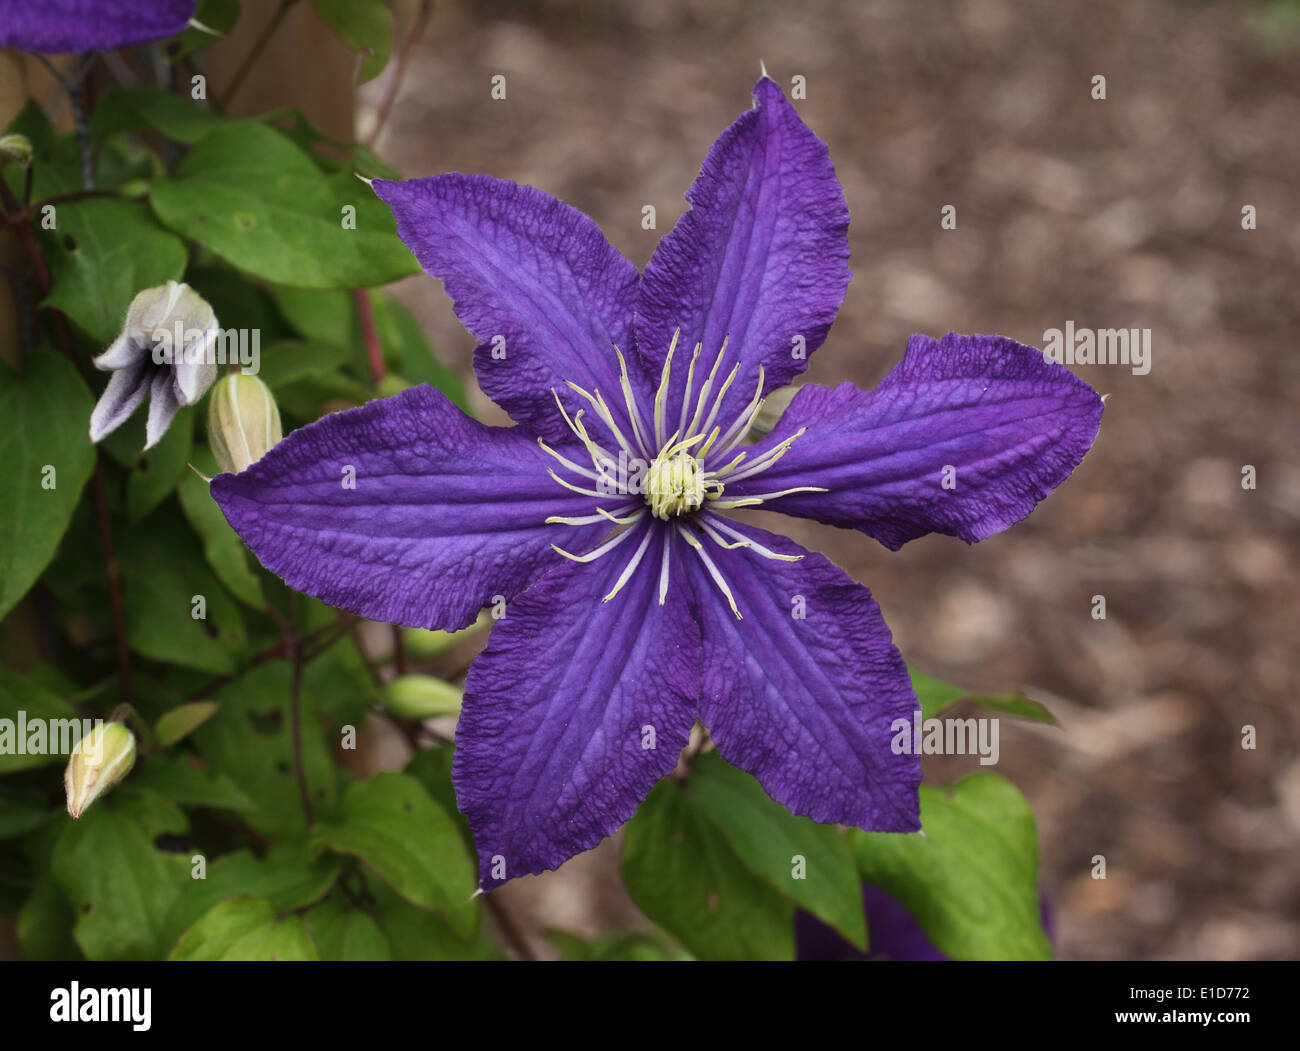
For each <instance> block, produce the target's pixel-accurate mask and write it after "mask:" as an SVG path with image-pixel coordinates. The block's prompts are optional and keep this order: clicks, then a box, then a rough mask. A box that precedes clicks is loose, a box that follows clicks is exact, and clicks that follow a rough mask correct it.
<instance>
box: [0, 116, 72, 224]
mask: <svg viewBox="0 0 1300 1051" xmlns="http://www.w3.org/2000/svg"><path fill="white" fill-rule="evenodd" d="M7 131H8V132H10V133H12V134H15V135H26V136H27V138H28V139H29V140H30V141H31V144H32V164H31V166H30V167H29V168H28V169H26V170H24V169H22V168H19V167H18V166H17V165H7V166H6V167H5V169H4V171H3V172H2V173H0V174H2V175H3V177H4V179H5V181H6V182H8V184H9V189H10V190H11V191H12V192H13V194H14V196H15V197H19V198H21V196H22V194H23V184H24V182H25V181H26V178H27V172H29V171H30V172H31V173H32V175H33V178H32V200H33V201H40V200H43V199H44V198H46V197H53V196H55V195H56V194H61V193H70V192H72V191H73V190H80V189H81V158H80V157H79V155H78V151H77V140H76V138H75V137H74V136H72V135H57V134H55V131H54V125H53V124H51V123H50V118H49V117H47V116H46V115H45V110H44V109H43V108H42V107H41V104H40V103H39V102H37V101H36V100H35V99H28V100H27V104H26V105H25V106H24V107H23V108H22V110H21V111H19V113H18V116H16V117H15V118H14V119H13V122H12V123H11V124H10V125H9V127H8V129H7Z"/></svg>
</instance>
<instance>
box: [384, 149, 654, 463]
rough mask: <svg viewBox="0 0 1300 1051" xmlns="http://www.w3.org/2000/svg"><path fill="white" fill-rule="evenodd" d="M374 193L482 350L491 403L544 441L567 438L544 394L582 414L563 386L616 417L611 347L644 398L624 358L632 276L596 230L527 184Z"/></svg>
mask: <svg viewBox="0 0 1300 1051" xmlns="http://www.w3.org/2000/svg"><path fill="white" fill-rule="evenodd" d="M374 188H375V192H376V193H377V194H378V195H379V196H380V198H382V199H383V200H384V201H385V202H387V204H388V205H389V206H390V207H391V208H392V209H393V215H394V216H396V218H397V231H398V233H399V234H400V235H401V237H402V240H403V241H405V242H406V245H407V247H408V248H410V249H411V251H412V252H413V253H414V254H415V257H416V258H417V259H419V261H420V265H421V266H422V267H424V270H425V272H426V273H428V274H429V275H430V276H431V277H436V278H440V279H442V281H443V282H444V283H445V285H446V289H447V294H448V295H450V296H451V297H452V299H453V300H454V301H455V309H456V316H457V317H459V318H460V320H461V322H462V323H463V324H464V325H465V327H466V328H467V329H469V330H470V332H471V333H473V335H474V338H475V339H477V340H479V341H480V346H479V347H478V349H477V350H475V352H474V369H475V371H476V372H477V374H478V381H479V385H480V386H481V387H482V388H483V390H484V392H485V393H487V394H488V396H489V397H491V398H492V399H493V400H494V401H496V403H497V404H498V405H500V406H501V407H502V408H504V409H505V410H506V411H507V412H509V413H510V415H511V416H512V417H513V418H514V419H515V420H516V421H517V422H519V423H526V424H528V425H529V426H531V427H532V428H533V429H534V430H536V431H537V432H538V433H540V434H542V435H543V436H545V437H547V438H549V439H552V440H561V439H568V438H569V437H570V435H569V429H568V427H567V426H566V425H565V423H564V421H563V419H562V417H561V416H560V414H559V412H558V410H557V408H556V405H555V397H554V395H553V394H552V391H553V390H554V391H558V392H559V393H560V394H561V395H562V396H563V398H564V401H565V404H566V406H570V407H571V411H576V409H578V408H581V407H582V402H581V401H579V400H578V399H577V398H576V396H575V395H574V394H573V393H572V392H571V391H570V390H569V389H568V388H567V387H566V386H565V381H566V380H568V381H571V382H573V383H576V384H577V385H578V386H580V387H582V388H584V389H585V390H587V391H588V392H592V393H594V392H595V391H596V390H600V391H601V393H602V394H603V395H604V396H605V399H606V401H607V402H608V403H609V405H610V407H611V409H612V410H613V411H614V413H615V414H616V417H617V418H620V419H621V418H623V416H624V415H625V409H624V408H623V402H622V400H621V398H620V396H619V365H618V357H617V355H616V354H615V352H614V345H615V344H617V345H618V346H619V347H620V348H621V349H622V351H623V354H624V356H625V357H626V358H627V359H628V367H629V369H632V370H635V371H636V373H637V376H636V377H635V378H636V380H637V382H638V383H641V384H642V387H643V389H644V383H643V382H642V380H641V377H640V375H639V374H640V368H639V362H638V361H637V360H636V355H635V354H634V353H632V346H633V344H632V313H633V307H634V304H635V297H636V288H637V282H638V280H639V278H638V274H637V269H636V267H635V266H633V265H632V264H631V263H629V262H628V261H627V260H626V259H624V258H623V257H622V256H621V255H620V254H619V253H618V251H617V249H615V248H614V247H613V246H612V245H611V244H610V243H609V242H608V241H606V240H605V236H604V235H603V234H602V233H601V232H600V228H599V227H598V226H596V224H595V223H594V222H592V221H591V220H590V219H589V218H587V216H585V215H583V214H582V213H581V212H579V211H578V210H577V209H575V208H571V207H570V206H569V205H567V204H565V203H564V202H563V201H560V200H557V199H556V198H554V197H552V196H550V195H549V194H546V193H542V192H541V191H540V190H535V189H533V188H532V187H531V186H520V185H517V184H516V183H513V182H507V181H505V180H503V179H494V178H491V177H490V176H487V175H460V174H451V175H438V176H435V177H433V178H429V179H408V180H407V181H406V182H387V181H385V180H383V179H376V180H375V182H374ZM649 389H650V390H651V391H653V387H650V388H649ZM589 415H590V414H589Z"/></svg>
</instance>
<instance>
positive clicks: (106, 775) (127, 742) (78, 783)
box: [63, 723, 135, 818]
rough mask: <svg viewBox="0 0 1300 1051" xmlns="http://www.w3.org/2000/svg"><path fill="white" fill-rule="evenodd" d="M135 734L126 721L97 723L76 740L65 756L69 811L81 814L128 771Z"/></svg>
mask: <svg viewBox="0 0 1300 1051" xmlns="http://www.w3.org/2000/svg"><path fill="white" fill-rule="evenodd" d="M134 764H135V735H134V734H132V733H131V731H130V730H128V729H127V728H126V724H125V723H100V724H99V725H98V726H96V727H95V728H94V729H93V730H91V731H90V733H88V734H87V735H86V736H85V737H83V738H82V739H81V741H80V742H78V744H77V746H76V747H75V748H74V749H73V750H72V756H71V757H70V758H69V759H68V769H67V770H66V771H65V772H64V774H63V786H64V788H65V789H67V793H68V813H69V814H71V815H72V816H73V817H74V818H79V817H81V815H82V814H84V813H85V812H86V811H87V809H89V807H90V804H91V803H93V802H94V801H95V800H96V799H98V798H99V797H100V796H102V795H103V794H104V793H105V792H107V791H108V790H109V789H110V788H112V787H113V786H114V785H115V784H117V783H118V782H119V781H121V780H122V778H124V777H126V775H127V774H129V773H130V772H131V767H132V766H133V765H134Z"/></svg>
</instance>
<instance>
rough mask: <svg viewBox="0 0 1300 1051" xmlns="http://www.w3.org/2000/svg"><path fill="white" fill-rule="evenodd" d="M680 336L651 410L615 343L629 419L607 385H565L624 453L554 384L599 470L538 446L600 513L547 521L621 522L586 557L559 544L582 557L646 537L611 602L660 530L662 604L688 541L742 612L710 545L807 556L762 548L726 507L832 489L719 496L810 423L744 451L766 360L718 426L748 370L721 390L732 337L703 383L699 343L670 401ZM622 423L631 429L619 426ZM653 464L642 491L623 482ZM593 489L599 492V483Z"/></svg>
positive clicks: (767, 462)
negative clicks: (675, 559)
mask: <svg viewBox="0 0 1300 1051" xmlns="http://www.w3.org/2000/svg"><path fill="white" fill-rule="evenodd" d="M679 335H681V330H680V329H679V330H678V331H677V332H676V333H674V335H673V341H672V344H671V346H669V348H668V354H667V356H666V357H665V358H664V364H663V371H662V373H661V375H660V377H659V389H658V390H657V391H656V392H655V397H654V403H653V405H649V406H645V405H638V404H637V400H636V394H635V391H634V390H633V386H632V381H631V379H630V378H629V377H628V372H627V362H626V361H625V360H624V359H623V352H622V351H621V350H619V349H618V347H615V348H614V352H615V353H616V354H617V355H618V366H619V393H620V394H621V395H622V400H623V405H624V407H625V408H626V409H627V415H626V416H625V417H624V418H623V419H622V420H621V421H620V420H619V419H616V418H615V415H614V412H613V410H611V408H610V405H609V402H607V401H606V400H605V396H604V395H603V394H601V392H600V391H599V390H595V391H586V390H583V389H582V388H581V387H579V386H578V385H577V384H575V383H568V384H567V385H568V387H569V389H570V390H572V391H573V392H574V393H575V394H577V395H578V396H579V397H581V398H582V399H583V400H584V401H586V402H587V404H588V405H589V406H590V407H591V411H592V412H593V413H594V414H595V416H596V419H598V420H599V421H600V422H601V424H602V425H603V427H604V429H605V431H606V432H607V434H601V433H600V432H597V437H599V438H600V439H601V440H602V441H604V442H606V443H611V444H613V446H614V448H615V449H617V450H618V451H617V453H615V452H613V451H611V450H610V449H608V448H606V447H605V446H604V445H602V444H601V443H600V442H599V441H597V440H596V438H594V437H593V436H592V434H591V432H590V431H588V430H587V425H586V424H585V423H583V415H584V414H585V413H586V411H587V410H586V409H579V410H578V411H577V412H576V413H574V414H573V415H572V416H570V415H569V411H568V409H566V408H565V407H564V402H563V401H561V400H560V395H559V393H558V392H557V391H554V390H552V394H554V395H555V404H556V406H557V407H558V408H559V410H560V415H561V416H562V417H564V422H565V423H566V424H568V426H569V430H570V431H572V432H573V435H574V437H575V438H577V439H578V441H579V442H581V443H582V446H583V448H584V449H585V450H586V453H587V455H588V456H590V457H591V467H590V468H588V467H586V466H585V465H584V464H581V463H575V462H574V461H573V460H570V459H569V458H568V457H567V456H565V455H564V453H562V452H560V451H559V450H557V449H552V448H551V447H550V446H549V445H547V444H546V442H544V441H543V440H542V439H540V438H539V439H538V443H539V444H540V445H541V447H542V449H543V450H545V451H546V452H547V453H549V454H550V455H551V456H552V457H554V458H555V459H556V460H557V461H558V462H559V465H560V466H561V467H562V468H564V470H566V471H567V472H569V474H570V475H573V476H574V477H575V478H576V481H570V480H569V479H568V478H561V477H560V476H559V475H558V474H557V473H556V472H555V468H551V469H549V470H548V471H547V473H548V474H549V475H550V476H551V477H552V478H553V479H554V480H555V481H556V482H558V483H559V484H560V485H562V486H564V488H566V489H569V490H571V491H573V492H575V493H581V494H582V495H583V496H589V497H592V498H593V499H595V500H597V501H599V502H600V503H598V504H597V505H596V506H595V507H594V508H593V512H594V513H592V514H589V515H575V516H562V515H552V516H551V517H549V518H547V519H546V522H547V524H551V523H555V524H557V525H571V526H589V525H595V524H597V523H600V522H608V523H609V524H610V525H611V526H613V527H614V531H613V532H612V533H611V535H610V536H609V537H608V539H606V540H604V541H602V542H601V543H600V544H599V546H597V547H596V548H594V549H593V550H591V551H588V552H587V553H586V554H585V555H575V554H573V553H571V552H569V551H565V550H564V548H562V547H558V546H557V545H555V544H552V545H551V547H553V548H554V549H555V550H556V552H557V553H559V554H561V555H563V556H564V557H565V558H568V559H572V560H573V561H574V562H594V561H595V560H596V559H598V558H601V557H602V556H604V555H605V554H607V553H608V552H610V551H613V550H614V548H616V547H618V546H619V545H620V544H624V543H626V542H627V541H629V540H632V539H638V540H639V541H640V543H638V544H637V545H635V553H634V554H633V555H632V558H631V560H630V561H629V562H628V563H627V565H626V566H625V567H624V569H623V572H622V573H621V574H619V577H618V580H617V582H616V583H615V584H614V588H613V590H612V591H610V593H609V594H608V595H606V596H605V597H604V601H605V602H608V601H609V600H610V599H612V598H613V597H614V596H615V595H617V594H618V593H619V591H621V590H622V588H623V586H624V585H625V584H626V583H627V582H628V580H630V579H631V577H632V574H633V573H634V572H636V570H637V567H638V566H640V565H641V564H642V561H643V560H644V559H645V558H646V557H647V556H646V552H647V551H648V550H649V547H650V544H651V542H652V541H653V540H655V538H656V537H657V536H660V535H661V532H662V537H663V539H662V544H663V546H662V556H661V557H659V558H658V563H659V604H660V605H661V606H662V605H663V604H664V599H665V597H666V596H667V594H668V573H669V567H670V566H671V565H672V559H671V557H670V550H671V545H672V544H673V543H675V542H676V541H677V540H678V539H679V538H680V540H681V541H682V543H684V544H686V545H687V546H688V547H689V548H690V549H691V550H692V551H694V552H695V554H696V555H697V556H698V557H699V559H700V561H701V562H702V563H703V564H704V567H705V569H706V570H707V571H708V574H709V576H710V577H712V578H713V582H714V583H715V584H716V585H717V586H718V590H719V591H720V592H721V593H722V594H723V596H724V597H725V598H726V600H727V603H728V604H729V605H730V606H731V611H732V612H733V613H734V614H735V615H736V616H737V617H740V615H741V613H740V609H739V607H738V606H737V605H736V599H735V596H734V595H733V594H732V592H731V588H730V586H729V585H728V583H727V581H726V578H725V577H724V576H723V574H722V571H721V570H720V569H719V568H718V566H717V564H716V563H715V562H714V560H713V558H712V556H711V555H710V554H709V552H708V550H706V549H705V541H708V542H709V543H710V544H712V545H715V546H716V548H717V549H719V550H725V549H732V548H738V547H743V548H747V549H748V550H749V551H751V552H753V553H754V554H755V555H758V556H759V557H761V558H768V559H772V560H774V561H778V562H797V561H799V559H801V558H803V556H802V555H786V554H782V553H780V552H778V551H772V550H770V549H769V548H766V547H764V546H763V545H762V544H760V543H759V542H758V541H757V540H755V539H754V538H752V537H750V536H748V535H747V534H746V533H744V532H743V531H741V530H740V529H738V528H736V526H735V525H733V524H732V523H731V520H730V519H729V517H728V516H727V514H726V512H728V511H731V510H734V509H736V508H740V507H757V506H759V505H760V504H762V503H763V502H764V501H765V500H773V499H775V498H776V497H778V496H785V495H787V494H789V493H807V492H819V493H822V492H825V491H826V490H825V489H823V488H821V487H820V486H813V485H797V486H794V487H792V488H789V489H782V490H780V491H778V492H772V493H755V494H753V495H746V496H741V497H738V498H731V497H729V498H727V499H726V500H723V499H721V497H722V492H723V488H724V487H725V486H727V485H730V484H731V483H732V482H744V481H746V480H747V479H750V478H753V477H755V476H756V475H759V474H762V473H763V472H764V471H766V470H767V469H768V468H769V467H771V466H772V465H773V464H774V463H776V462H777V461H778V460H779V459H781V457H782V456H784V455H785V454H786V452H787V451H788V450H789V448H790V446H791V445H792V444H794V442H795V440H796V439H798V438H799V437H800V436H801V435H802V434H803V433H804V432H805V431H806V430H807V428H806V427H800V428H799V429H798V430H797V431H795V432H794V433H793V434H790V435H788V436H787V437H786V438H785V439H783V440H782V441H779V442H777V443H775V444H770V445H769V447H767V448H765V449H764V450H763V451H762V452H760V453H757V455H755V452H754V450H752V449H749V448H740V446H741V445H742V444H743V443H744V441H745V437H746V435H748V434H749V431H750V428H751V427H753V425H754V420H755V419H757V418H758V413H759V410H761V409H762V407H763V388H764V380H763V376H764V372H763V366H762V365H759V366H758V377H757V379H758V389H757V390H755V391H754V396H753V398H751V399H750V402H749V404H748V405H746V406H745V408H743V409H742V410H741V411H740V414H739V415H738V416H737V417H736V418H735V419H734V420H732V421H731V423H729V424H728V423H727V422H726V421H725V420H723V421H722V422H718V414H719V413H720V412H721V410H722V407H723V401H724V399H725V398H726V394H727V391H728V390H729V389H730V387H731V384H732V381H733V380H735V378H736V376H737V374H738V373H739V372H740V365H739V364H737V365H735V366H733V367H732V369H731V372H730V373H728V374H727V376H726V378H725V379H724V380H722V383H721V385H720V386H715V384H716V383H717V381H718V379H719V378H720V377H719V375H718V370H719V368H720V366H721V365H722V359H723V357H724V356H725V355H726V353H727V341H726V340H725V339H724V340H723V341H722V346H721V347H720V348H719V350H718V353H717V355H716V356H715V357H714V359H713V365H712V367H711V368H710V369H709V372H708V374H707V375H702V376H701V377H700V379H701V382H700V383H699V384H698V386H697V384H696V364H697V363H698V362H699V359H700V354H701V352H702V350H703V347H702V346H701V345H700V344H699V343H696V344H695V353H694V354H693V355H691V360H690V364H689V365H688V366H687V371H686V388H685V390H684V391H683V392H682V402H681V405H680V406H676V405H674V406H669V405H668V403H667V402H668V395H669V391H670V390H671V384H670V383H669V379H670V377H671V374H672V365H673V353H674V352H675V351H676V349H677V337H678V336H679ZM701 372H703V370H701ZM620 423H622V424H623V426H620ZM625 427H626V430H625V429H624V428H625ZM738 450H739V451H738ZM647 460H649V461H650V466H649V468H648V469H645V473H644V479H643V484H644V488H642V486H641V485H635V486H633V485H628V484H625V483H624V482H623V481H622V478H623V471H622V466H623V465H624V464H630V463H638V464H639V465H640V466H641V467H642V468H645V464H646V461H647ZM615 465H618V466H617V467H616V466H615ZM613 473H616V477H615V478H614V484H613V485H612V486H611V485H610V484H608V483H609V481H610V478H611V474H613ZM637 477H640V476H639V475H638V476H637ZM592 486H595V487H596V488H594V489H593V488H592ZM603 503H608V504H609V506H608V507H605V506H600V504H603ZM647 511H649V512H650V517H652V518H658V519H659V520H661V521H663V522H666V523H668V526H667V527H666V529H665V530H662V531H661V530H660V529H652V528H649V526H650V522H649V520H648V519H647V517H646V512H647ZM696 512H698V513H696ZM650 557H651V558H655V557H656V556H653V555H652V556H650Z"/></svg>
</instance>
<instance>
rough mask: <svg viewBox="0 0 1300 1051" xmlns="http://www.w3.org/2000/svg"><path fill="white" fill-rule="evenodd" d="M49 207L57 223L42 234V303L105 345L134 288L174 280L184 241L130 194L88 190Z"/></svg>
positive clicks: (182, 262) (113, 334) (182, 266)
mask: <svg viewBox="0 0 1300 1051" xmlns="http://www.w3.org/2000/svg"><path fill="white" fill-rule="evenodd" d="M56 207H57V212H56V216H57V221H58V228H57V229H56V230H54V231H51V232H50V233H49V234H48V235H46V236H45V237H44V238H43V240H44V242H45V258H46V261H47V262H48V263H49V267H50V278H51V281H52V287H51V289H50V294H49V296H47V297H46V299H45V304H44V305H45V306H47V307H56V308H57V309H59V310H62V311H63V312H64V313H65V314H67V315H68V317H70V318H71V319H72V320H73V321H75V322H76V323H77V324H78V325H79V326H80V327H81V328H82V329H84V330H85V332H86V334H87V335H89V336H90V338H91V339H93V340H94V341H95V342H97V343H99V344H101V345H103V346H105V347H106V346H108V344H109V343H111V342H112V341H113V340H114V339H115V338H116V337H117V335H118V333H119V332H120V331H121V330H122V322H123V321H124V320H125V318H126V309H127V307H129V306H130V305H131V300H132V299H134V298H135V295H136V293H137V292H140V291H143V290H144V289H146V288H154V287H156V286H158V285H165V284H166V283H167V282H168V281H169V280H176V281H179V280H180V279H181V276H182V275H183V274H184V273H185V255H186V254H185V245H184V243H183V242H182V241H181V239H180V238H179V237H177V236H175V235H174V234H171V233H168V232H167V231H166V230H164V229H163V228H162V227H160V226H159V225H158V223H157V222H156V221H155V220H154V218H153V216H152V215H150V214H149V209H148V208H147V207H145V205H143V204H141V203H139V202H136V201H125V200H122V199H120V198H116V197H89V198H87V199H85V200H82V201H69V202H66V203H64V204H60V205H57V206H56Z"/></svg>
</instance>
